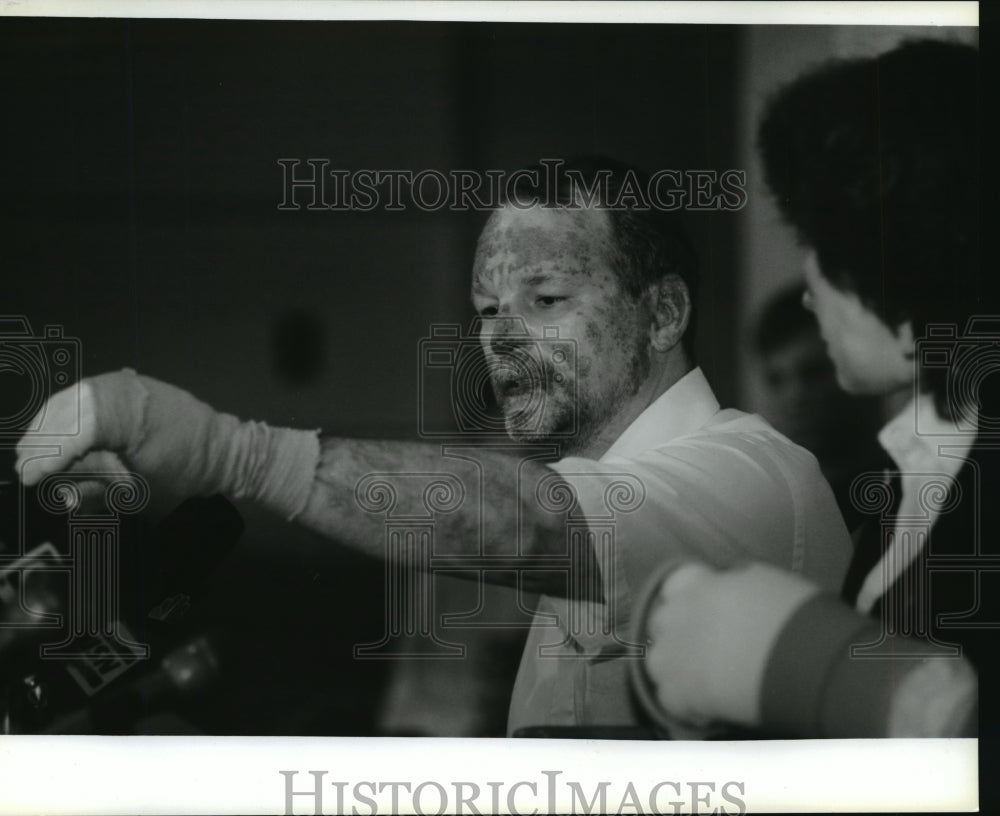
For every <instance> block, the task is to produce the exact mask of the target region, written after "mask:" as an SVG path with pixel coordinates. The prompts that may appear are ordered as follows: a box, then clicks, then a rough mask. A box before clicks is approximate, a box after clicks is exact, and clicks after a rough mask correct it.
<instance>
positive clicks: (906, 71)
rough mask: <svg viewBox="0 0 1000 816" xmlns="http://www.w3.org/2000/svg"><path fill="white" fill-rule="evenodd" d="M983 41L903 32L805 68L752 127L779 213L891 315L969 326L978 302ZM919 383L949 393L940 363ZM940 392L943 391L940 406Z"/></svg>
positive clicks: (837, 278) (842, 285)
mask: <svg viewBox="0 0 1000 816" xmlns="http://www.w3.org/2000/svg"><path fill="white" fill-rule="evenodd" d="M978 79H979V77H978V52H977V50H976V49H975V48H973V47H971V46H967V45H961V44H957V43H947V42H941V41H933V40H922V41H914V42H907V43H904V44H903V45H901V46H899V47H898V48H896V49H894V50H892V51H889V52H887V53H885V54H882V55H880V56H877V57H872V58H864V59H852V60H841V61H836V62H833V63H830V64H828V65H826V66H823V67H821V68H820V69H818V70H816V71H814V72H812V73H808V74H806V75H804V76H802V77H800V78H799V79H797V80H795V81H794V82H792V83H791V84H790V85H788V86H787V87H785V88H783V89H782V90H780V91H779V92H778V93H777V94H776V95H775V96H774V98H772V99H771V101H770V103H769V104H768V106H767V108H766V111H765V115H764V118H763V121H762V124H761V127H760V130H759V133H758V147H759V149H760V152H761V156H762V158H763V161H764V168H765V175H766V178H767V182H768V184H769V186H770V187H771V190H772V191H773V192H774V193H775V195H776V198H777V204H778V207H779V208H780V210H781V212H782V214H783V215H784V217H785V218H786V219H787V220H788V221H789V222H790V223H791V224H792V225H793V226H794V227H795V228H796V230H797V232H798V234H799V237H800V239H801V240H802V241H803V242H804V243H806V244H808V245H810V246H811V247H813V248H814V249H815V250H816V254H817V258H818V260H819V266H820V270H821V272H822V274H823V275H824V276H825V277H826V278H827V279H828V280H829V281H830V282H831V283H832V284H833V285H834V286H836V287H837V288H839V289H841V290H842V291H851V292H855V293H856V294H857V295H858V297H859V298H860V299H861V301H862V303H864V304H865V305H866V306H867V307H868V308H870V309H871V310H872V311H874V312H875V313H876V314H877V315H879V316H880V317H881V319H882V320H883V322H885V323H886V325H888V326H890V327H891V328H895V327H897V326H899V325H900V324H902V323H904V322H905V321H907V320H909V321H911V322H912V325H913V330H914V334H915V336H916V337H921V336H923V335H924V334H925V331H926V327H927V325H928V324H931V323H951V324H955V325H957V326H958V329H959V331H960V332H961V331H962V330H963V329H964V327H965V323H966V320H967V318H968V317H969V316H971V315H973V314H975V313H976V311H977V309H980V308H982V305H981V303H980V297H981V289H980V279H979V276H980V256H979V131H978V115H979V114H978V110H979V105H978V93H977V82H978ZM925 373H926V374H927V375H928V376H926V377H925V376H922V377H921V380H920V382H921V385H923V386H926V387H929V388H930V390H931V391H932V392H933V393H934V394H935V396H937V397H938V398H939V399H942V400H943V398H944V393H943V392H944V387H945V372H944V371H941V370H936V371H934V372H930V371H928V372H925ZM941 405H942V403H940V402H939V406H941Z"/></svg>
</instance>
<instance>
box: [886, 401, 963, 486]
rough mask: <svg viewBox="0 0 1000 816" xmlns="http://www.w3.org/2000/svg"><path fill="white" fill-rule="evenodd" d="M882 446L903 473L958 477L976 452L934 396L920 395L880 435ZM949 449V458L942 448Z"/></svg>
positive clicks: (890, 421) (887, 424)
mask: <svg viewBox="0 0 1000 816" xmlns="http://www.w3.org/2000/svg"><path fill="white" fill-rule="evenodd" d="M878 441H879V444H880V445H881V446H882V447H883V449H884V450H885V452H886V453H888V454H889V456H891V457H892V461H893V462H895V463H896V466H897V467H898V468H899V470H900V473H919V472H921V471H925V470H937V471H940V470H941V469H942V468H943V469H944V470H946V471H948V472H949V473H950V474H951V475H952V476H954V475H955V474H956V473H957V472H958V471H959V469H960V467H961V465H962V461H963V460H964V459H965V458H966V456H967V455H968V452H969V450H970V449H971V448H972V442H973V438H972V436H971V435H970V434H968V433H967V432H962V431H960V430H959V428H958V427H957V426H956V424H955V423H954V422H953V421H952V420H950V419H945V418H944V417H942V416H941V415H940V414H939V413H938V412H937V408H936V407H935V405H934V398H933V397H932V396H931V395H930V394H919V395H918V396H917V397H916V398H915V399H911V400H910V401H909V402H908V403H907V404H906V407H905V408H903V410H902V411H900V412H899V413H898V414H896V416H894V417H893V418H892V419H891V420H889V422H887V423H886V425H885V427H884V428H882V430H881V431H879V434H878ZM945 446H947V449H948V452H947V455H945V456H942V455H941V453H943V451H942V448H944V447H945Z"/></svg>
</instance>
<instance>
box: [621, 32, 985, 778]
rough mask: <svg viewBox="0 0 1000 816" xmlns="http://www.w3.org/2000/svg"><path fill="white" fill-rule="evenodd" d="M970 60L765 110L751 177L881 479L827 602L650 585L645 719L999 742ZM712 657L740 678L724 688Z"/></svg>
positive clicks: (767, 582) (945, 59) (964, 52)
mask: <svg viewBox="0 0 1000 816" xmlns="http://www.w3.org/2000/svg"><path fill="white" fill-rule="evenodd" d="M977 58H978V57H977V52H976V50H975V49H973V48H971V47H968V46H962V45H954V44H946V43H941V42H926V41H925V42H915V43H908V44H904V45H902V46H900V47H899V48H897V49H895V50H893V51H891V52H888V53H886V54H883V55H881V56H879V57H876V58H870V59H857V60H851V61H845V62H836V63H834V64H832V65H829V66H827V67H824V68H822V69H820V70H817V71H815V72H813V73H810V74H807V75H805V76H803V77H801V78H800V79H798V80H797V81H795V82H793V83H792V84H791V85H790V86H789V87H787V88H785V89H783V90H782V91H781V92H780V93H779V94H777V96H775V98H774V99H773V100H772V101H771V103H770V105H769V107H768V108H767V111H766V114H765V117H764V120H763V124H762V126H761V129H760V139H759V145H760V150H761V152H762V155H763V159H764V165H765V168H766V173H767V179H768V182H769V184H770V186H771V188H772V190H773V191H774V193H775V195H776V198H777V201H778V205H779V207H780V208H781V210H782V213H783V214H784V216H785V218H786V219H787V220H788V221H789V222H790V223H791V224H792V225H793V226H794V227H795V229H796V231H797V232H798V235H799V237H800V239H801V240H802V242H803V243H804V244H805V245H806V246H807V247H808V248H809V252H808V256H807V259H806V262H805V283H806V294H805V297H804V304H805V306H806V307H807V308H808V309H810V310H811V311H812V312H814V313H815V315H816V318H817V320H818V323H819V327H820V332H821V334H822V337H823V339H824V342H825V344H826V347H827V351H828V353H829V355H830V358H831V359H832V361H833V364H834V366H835V368H836V372H837V379H838V382H839V383H840V385H841V387H842V388H843V389H844V390H846V391H847V392H849V393H851V394H858V395H869V396H878V397H881V398H883V399H885V400H886V404H887V405H889V406H890V414H889V419H888V421H887V423H886V424H885V426H884V428H883V429H882V430H881V431H880V432H879V433H878V441H879V443H880V445H881V446H882V447H883V449H884V451H885V453H886V454H887V457H888V459H889V460H890V468H889V470H888V471H887V472H886V474H885V477H884V478H879V474H870V475H869V476H868V477H862V478H861V479H860V480H859V481H856V482H855V483H854V491H853V492H854V499H855V502H856V506H857V507H858V509H859V510H862V511H867V512H868V513H869V514H870V518H869V520H868V521H867V522H866V524H865V526H864V527H863V529H862V531H861V535H860V540H859V542H858V545H857V548H856V550H855V554H854V557H853V560H852V563H851V567H850V569H849V571H848V575H847V578H846V580H845V583H844V586H843V588H842V592H841V596H842V597H841V599H837V598H835V597H833V596H832V595H827V594H824V593H822V592H821V591H820V589H819V588H818V587H815V586H811V585H810V584H809V582H808V581H804V580H802V579H801V578H800V577H799V576H792V575H790V574H788V573H783V572H781V571H779V570H775V569H773V568H771V567H769V566H762V565H748V566H742V567H739V568H736V569H733V570H728V571H713V570H710V569H707V568H705V567H704V566H702V565H698V564H689V565H684V566H682V567H679V568H677V569H675V570H673V572H672V573H671V574H670V576H669V577H668V578H667V579H666V580H664V579H663V577H662V576H661V577H660V578H659V579H658V580H653V581H651V587H650V592H651V593H652V594H651V596H650V599H649V600H650V603H651V604H652V605H653V607H654V611H652V613H651V616H650V618H649V621H648V624H647V625H648V629H649V635H650V637H651V638H652V640H653V645H652V647H651V651H650V655H649V664H648V666H647V669H648V676H647V677H645V678H644V677H642V676H641V675H640V676H639V678H638V682H639V684H640V690H641V692H643V693H645V692H650V694H649V696H650V698H651V699H652V698H656V701H655V702H651V705H652V707H653V709H654V712H658V713H659V714H661V715H662V714H664V713H669V714H671V715H672V716H678V717H681V718H682V719H694V720H697V721H719V720H722V721H727V722H731V723H737V724H740V725H743V726H749V727H760V728H763V729H764V730H765V731H767V732H770V733H776V734H778V735H787V734H792V735H799V736H838V737H859V736H957V735H969V734H975V733H976V732H977V730H978V732H979V733H980V735H989V736H993V737H995V734H996V729H997V724H998V720H997V712H996V702H995V698H996V689H995V682H994V681H995V678H996V675H995V673H994V669H993V653H994V650H995V648H996V645H997V644H996V638H995V631H996V629H997V628H998V626H1000V584H998V581H1000V572H998V569H997V568H998V567H1000V563H994V562H995V561H997V562H1000V559H997V556H998V555H1000V538H998V525H997V495H998V493H997V489H998V487H1000V485H998V478H997V477H998V467H997V464H998V454H1000V445H998V444H997V435H996V434H997V416H998V413H997V408H998V400H997V390H998V389H997V386H998V383H997V380H998V376H997V369H998V361H997V356H996V351H995V349H996V342H997V334H996V331H997V328H998V322H997V320H996V317H997V314H998V309H997V302H996V300H995V299H993V295H988V292H992V291H993V289H990V288H989V287H988V286H987V284H986V280H985V276H984V275H983V274H982V271H981V269H980V257H979V248H980V246H979V240H980V232H979V175H980V168H979V161H978V141H977V140H978V133H979V131H978V104H977V78H978V73H977ZM990 318H992V319H990ZM748 599H754V600H753V602H754V604H755V605H754V607H753V609H754V613H755V614H753V615H749V614H747V610H748V605H747V603H745V601H747V600H748ZM660 601H664V602H663V603H660ZM694 642H700V643H710V644H712V645H711V647H710V648H705V649H694V648H690V644H692V643H694ZM723 658H724V659H725V661H729V662H735V664H736V665H739V666H740V668H741V671H740V672H739V673H732V674H730V675H729V677H728V679H727V682H726V683H721V682H719V680H718V679H717V675H716V672H717V670H718V667H719V665H720V662H721V661H722V660H723ZM977 675H978V678H977ZM647 680H649V681H651V682H652V687H648V686H645V685H643V684H644V683H646V681H647ZM977 680H978V687H979V689H981V690H982V692H983V694H982V697H981V700H980V701H979V716H978V718H977V708H976V707H977ZM984 767H988V766H987V765H986V764H984Z"/></svg>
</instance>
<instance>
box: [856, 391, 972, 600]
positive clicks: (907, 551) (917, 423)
mask: <svg viewBox="0 0 1000 816" xmlns="http://www.w3.org/2000/svg"><path fill="white" fill-rule="evenodd" d="M966 414H967V416H968V420H969V421H970V422H971V423H972V427H975V426H976V423H977V421H978V417H977V416H976V415H975V414H974V413H971V412H969V411H967V412H966ZM973 439H974V438H973V436H972V435H970V434H969V433H962V432H961V431H960V430H959V429H958V427H957V426H956V424H955V423H954V422H952V421H951V420H948V419H944V418H942V417H941V416H940V415H939V414H938V412H937V409H936V408H935V407H934V399H933V398H932V397H931V396H930V395H929V394H921V395H920V396H919V397H917V398H916V399H913V400H910V402H909V403H908V404H907V405H906V407H905V408H904V409H903V410H902V411H900V412H899V413H898V414H897V415H896V416H895V417H893V418H892V419H891V420H890V421H889V422H888V423H887V424H886V426H885V427H884V428H883V429H882V430H881V431H880V432H879V435H878V441H879V444H880V445H881V446H882V447H883V448H884V449H885V452H886V453H888V454H889V456H890V457H892V461H893V462H895V463H896V467H897V468H899V473H900V485H901V487H902V493H903V495H902V497H901V498H900V502H899V508H898V510H897V512H896V520H895V524H894V527H893V529H892V530H888V531H886V532H887V534H888V535H889V536H890V539H889V542H888V546H887V547H886V550H885V553H884V554H883V555H882V558H881V560H880V561H879V562H878V563H877V564H876V565H875V566H874V567H873V568H872V570H871V572H869V573H868V575H867V576H866V577H865V580H864V582H863V583H862V584H861V589H860V591H859V592H858V600H857V603H856V607H857V609H858V611H860V612H864V613H865V614H868V613H869V612H870V611H871V609H872V607H873V606H874V605H875V602H876V601H877V600H878V599H879V598H880V597H881V596H882V595H884V594H885V592H886V591H887V590H888V588H889V587H890V586H892V584H893V582H895V580H896V579H897V578H898V577H899V576H900V575H902V573H903V572H904V570H905V569H906V568H907V567H908V566H909V565H910V564H911V563H912V562H913V561H914V560H915V559H916V558H917V556H918V555H919V554H920V552H921V551H922V550H923V549H924V547H925V546H926V544H927V538H928V536H929V534H930V529H931V526H932V525H933V524H934V522H935V521H936V520H937V518H938V516H939V515H940V514H941V511H942V509H945V510H947V509H948V508H947V506H946V505H945V500H946V498H947V496H948V492H949V490H950V489H951V486H952V485H953V484H954V481H955V477H956V476H957V475H958V471H959V470H961V468H962V464H963V463H964V462H965V460H966V459H967V458H968V456H969V451H970V450H971V449H972V443H973Z"/></svg>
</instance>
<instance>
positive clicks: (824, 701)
mask: <svg viewBox="0 0 1000 816" xmlns="http://www.w3.org/2000/svg"><path fill="white" fill-rule="evenodd" d="M645 599H646V600H645V601H640V603H639V608H640V609H648V614H647V615H646V619H645V621H641V622H640V624H639V626H640V629H639V632H638V635H637V636H639V637H642V636H645V639H646V640H647V643H648V651H647V657H646V660H645V662H644V664H642V666H641V668H638V670H637V671H635V672H634V673H633V681H634V684H635V687H636V690H637V691H638V692H639V696H640V698H642V699H643V701H644V702H645V705H646V708H647V709H648V710H649V713H650V714H651V715H652V716H653V717H654V718H655V719H657V720H659V721H660V722H661V724H663V725H665V726H666V727H667V728H668V729H670V728H671V727H672V726H673V721H674V720H679V721H680V722H681V723H690V724H694V725H699V726H704V725H708V724H718V723H725V724H729V725H736V726H742V727H745V728H752V729H761V730H763V731H764V733H766V734H768V735H778V736H795V737H832V738H859V737H954V736H972V735H974V733H975V730H976V704H977V691H978V690H977V678H976V674H975V671H974V670H973V669H972V667H971V665H970V664H969V663H968V661H967V660H965V659H964V658H959V657H954V656H951V657H945V656H942V655H940V654H938V655H927V656H920V655H921V653H926V646H927V644H926V643H923V642H920V641H916V640H914V639H911V638H906V637H903V636H900V635H889V634H887V633H886V632H884V631H883V630H882V626H881V623H880V622H879V621H877V620H874V619H872V618H869V617H867V616H865V615H862V614H860V613H859V612H857V611H856V610H854V609H853V608H851V607H849V606H847V605H846V604H844V603H842V602H841V601H840V600H839V599H838V598H836V597H834V596H833V595H830V594H827V593H825V592H822V591H820V589H819V588H818V587H817V586H815V585H813V584H811V583H810V582H808V581H806V580H805V579H804V578H802V577H801V576H799V575H796V574H795V573H791V572H787V571H785V570H781V569H778V568H777V567H773V566H770V565H767V564H760V563H756V564H750V565H747V566H744V567H738V568H734V569H730V570H727V571H721V572H720V571H716V570H714V569H711V568H709V567H707V566H704V565H702V564H692V563H688V564H684V565H682V566H679V567H676V568H673V569H672V570H671V571H670V572H669V573H668V574H667V575H666V576H664V575H663V574H660V575H659V576H652V577H651V579H650V584H649V586H648V587H647V589H646V595H645ZM873 646H878V647H879V654H877V655H873V654H872V652H871V650H872V647H873ZM852 647H864V648H865V649H866V650H867V654H868V656H869V657H871V658H873V659H864V658H863V657H862V658H859V657H854V656H852Z"/></svg>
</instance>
